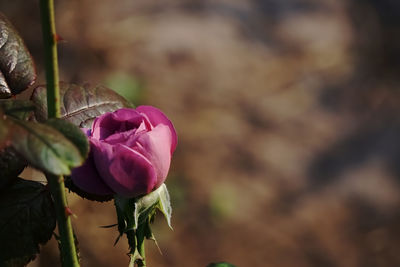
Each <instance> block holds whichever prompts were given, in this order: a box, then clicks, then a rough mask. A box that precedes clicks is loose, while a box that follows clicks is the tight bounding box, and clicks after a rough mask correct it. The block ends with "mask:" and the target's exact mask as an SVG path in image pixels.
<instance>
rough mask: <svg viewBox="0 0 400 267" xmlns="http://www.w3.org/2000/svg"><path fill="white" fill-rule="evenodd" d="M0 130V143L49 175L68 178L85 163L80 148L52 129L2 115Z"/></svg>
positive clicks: (0, 117)
mask: <svg viewBox="0 0 400 267" xmlns="http://www.w3.org/2000/svg"><path fill="white" fill-rule="evenodd" d="M0 129H1V130H0V137H3V139H1V140H0V141H3V143H9V144H10V145H12V147H13V148H14V149H15V150H16V151H17V153H18V154H20V155H21V156H23V157H24V158H25V159H26V160H27V161H28V163H29V164H31V165H32V166H34V167H36V168H38V169H40V170H43V171H45V172H47V173H50V174H54V175H67V174H70V173H71V169H72V168H74V167H77V166H80V165H81V164H82V163H83V161H84V157H82V155H81V153H80V151H79V150H78V148H77V147H76V146H75V145H74V144H73V143H72V142H71V141H69V140H68V139H67V138H66V137H65V136H64V135H63V134H62V133H60V132H59V131H57V130H56V129H54V128H53V127H51V126H48V125H45V124H41V123H34V122H28V121H22V120H18V119H15V118H12V117H9V116H5V115H3V116H1V114H0ZM0 143H1V142H0Z"/></svg>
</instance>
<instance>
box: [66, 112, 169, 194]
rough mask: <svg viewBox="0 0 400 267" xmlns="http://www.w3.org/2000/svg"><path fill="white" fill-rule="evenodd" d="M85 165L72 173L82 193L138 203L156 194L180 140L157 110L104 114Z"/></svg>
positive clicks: (92, 132) (97, 123)
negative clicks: (139, 199) (114, 197)
mask: <svg viewBox="0 0 400 267" xmlns="http://www.w3.org/2000/svg"><path fill="white" fill-rule="evenodd" d="M83 130H84V131H85V133H86V135H87V136H88V138H89V142H90V153H89V156H88V158H87V160H86V162H85V163H84V164H83V165H82V166H81V167H78V168H75V169H74V170H73V171H72V175H71V179H72V182H73V183H74V185H75V186H77V187H78V188H79V189H81V190H82V191H85V192H87V193H89V194H94V195H115V194H117V195H120V196H123V197H128V198H134V197H138V196H142V195H145V194H148V193H150V192H152V191H154V190H155V189H157V188H158V187H159V186H160V185H161V184H162V183H163V182H164V181H165V179H166V177H167V174H168V170H169V167H170V163H171V156H172V154H173V152H174V151H175V148H176V144H177V135H176V132H175V129H174V126H173V125H172V123H171V121H170V120H169V119H168V118H167V117H166V116H165V115H164V114H163V113H162V112H161V111H160V110H159V109H157V108H154V107H151V106H139V107H137V108H136V109H131V108H122V109H119V110H116V111H114V112H112V113H105V114H103V115H101V116H99V117H97V118H96V119H95V121H94V122H93V125H92V129H83Z"/></svg>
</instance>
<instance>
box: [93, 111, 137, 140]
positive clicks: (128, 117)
mask: <svg viewBox="0 0 400 267" xmlns="http://www.w3.org/2000/svg"><path fill="white" fill-rule="evenodd" d="M143 119H144V118H143V116H141V115H140V114H139V113H138V112H137V111H136V110H134V109H130V108H122V109H118V110H116V111H114V112H112V113H111V112H109V113H105V114H103V115H101V116H99V117H97V118H96V119H95V120H94V122H93V126H92V137H93V138H95V139H98V140H103V139H105V138H107V137H108V136H110V135H111V134H114V133H117V132H123V131H127V130H131V129H136V128H138V127H139V126H140V124H141V123H142V121H143Z"/></svg>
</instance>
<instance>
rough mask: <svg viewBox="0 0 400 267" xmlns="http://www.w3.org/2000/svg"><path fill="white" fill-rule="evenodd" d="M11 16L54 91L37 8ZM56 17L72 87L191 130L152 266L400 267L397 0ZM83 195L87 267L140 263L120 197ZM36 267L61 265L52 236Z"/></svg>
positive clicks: (80, 6) (160, 8) (168, 1)
mask: <svg viewBox="0 0 400 267" xmlns="http://www.w3.org/2000/svg"><path fill="white" fill-rule="evenodd" d="M0 10H1V11H2V12H3V13H4V14H6V16H8V17H9V19H10V20H11V21H12V22H13V23H14V24H15V26H16V28H17V29H18V30H19V32H20V33H21V35H22V36H23V37H24V38H25V40H26V43H27V46H28V48H29V49H30V50H31V52H32V54H33V56H34V59H35V61H36V63H37V66H38V68H37V69H38V73H39V79H38V82H39V83H43V81H44V73H43V61H42V58H43V48H42V42H41V28H40V24H39V9H38V1H23V0H14V1H6V0H3V1H1V2H0ZM56 21H57V29H58V33H59V34H60V35H61V36H62V37H63V38H64V40H65V41H64V42H62V43H61V44H60V46H59V56H60V62H59V63H60V68H61V74H60V75H61V79H62V80H64V81H68V82H74V83H83V82H86V81H89V82H92V83H102V84H106V85H108V86H109V87H111V88H113V89H114V90H116V91H118V92H120V93H121V94H123V95H124V96H126V97H127V98H129V99H130V100H131V101H133V103H135V104H136V105H138V104H150V105H154V106H157V107H159V108H160V109H162V110H163V111H165V113H166V114H167V115H168V116H169V117H170V118H171V120H172V121H173V122H174V124H175V127H176V129H177V131H178V134H179V145H178V149H177V151H176V153H175V156H174V158H173V162H172V166H171V171H170V175H169V178H168V180H167V185H168V187H169V189H170V193H171V196H172V203H173V208H174V213H173V227H174V230H173V231H170V230H169V229H168V227H167V226H166V224H165V223H164V222H163V220H162V217H161V216H159V217H158V219H157V221H156V223H155V225H154V232H155V234H156V236H157V238H158V242H159V245H160V248H161V250H162V253H163V255H160V253H159V252H158V250H157V248H156V246H155V245H153V244H152V243H151V242H149V243H148V244H147V254H148V265H149V266H150V267H151V266H154V267H155V266H157V267H158V266H160V267H162V266H178V267H179V266H190V267H192V266H193V267H197V266H198V267H200V266H206V265H207V264H208V263H209V262H215V261H222V260H224V261H229V262H231V263H233V264H235V265H237V266H238V267H245V266H253V267H268V266H271V267H306V266H312V267H322V266H323V267H334V266H341V267H342V266H343V267H346V266H349V267H357V266H360V267H374V266H380V267H392V266H400V254H399V251H398V250H399V247H400V209H399V208H400V194H399V193H400V184H399V182H400V164H399V160H400V141H399V137H400V117H399V111H400V92H399V81H400V76H399V69H400V2H399V1H396V0H324V1H321V0H284V1H282V0H220V1H213V0H163V1H156V0H134V1H132V0H119V1H107V0H79V1H78V0H63V1H62V0H57V1H56ZM26 175H27V176H29V175H31V172H28V174H26ZM69 199H70V204H71V207H72V210H73V211H74V212H75V213H76V214H77V216H78V218H76V219H74V220H73V223H74V226H75V229H76V234H77V236H78V237H79V242H80V253H81V256H82V266H88V267H89V266H96V267H102V266H104V267H107V266H127V263H128V257H127V256H126V253H127V251H128V248H127V244H126V242H125V240H121V241H120V242H119V243H118V244H117V245H116V246H115V247H114V246H113V242H114V240H115V238H116V236H117V231H116V229H102V228H99V226H101V225H109V224H113V223H115V222H116V218H115V214H114V206H113V203H112V202H108V203H103V204H101V203H95V202H90V201H87V200H83V199H81V198H79V197H76V196H75V195H73V194H70V195H69ZM29 266H43V267H45V266H59V260H58V251H57V246H56V244H55V242H54V240H53V241H51V242H49V243H48V244H47V245H45V246H44V247H43V248H42V254H41V256H40V257H38V259H37V260H36V261H35V262H33V263H31V264H30V265H29Z"/></svg>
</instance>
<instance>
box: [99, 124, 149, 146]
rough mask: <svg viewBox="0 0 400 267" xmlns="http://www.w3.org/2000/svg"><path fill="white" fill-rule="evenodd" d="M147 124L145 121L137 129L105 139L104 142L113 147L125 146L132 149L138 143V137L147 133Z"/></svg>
mask: <svg viewBox="0 0 400 267" xmlns="http://www.w3.org/2000/svg"><path fill="white" fill-rule="evenodd" d="M145 120H147V119H145ZM145 124H146V123H145V122H144V121H143V122H142V123H141V124H140V126H139V128H137V129H133V130H129V131H126V132H120V133H115V134H112V135H110V136H108V137H107V138H106V139H104V142H107V143H108V144H111V145H114V144H123V145H126V146H128V147H132V146H133V145H134V144H135V143H136V139H137V138H138V136H139V135H141V134H143V133H146V132H147V131H146V126H145Z"/></svg>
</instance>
